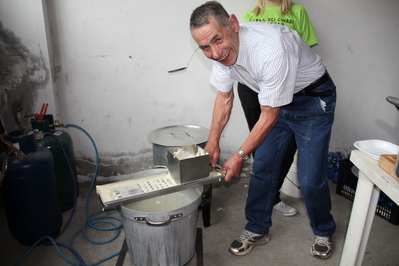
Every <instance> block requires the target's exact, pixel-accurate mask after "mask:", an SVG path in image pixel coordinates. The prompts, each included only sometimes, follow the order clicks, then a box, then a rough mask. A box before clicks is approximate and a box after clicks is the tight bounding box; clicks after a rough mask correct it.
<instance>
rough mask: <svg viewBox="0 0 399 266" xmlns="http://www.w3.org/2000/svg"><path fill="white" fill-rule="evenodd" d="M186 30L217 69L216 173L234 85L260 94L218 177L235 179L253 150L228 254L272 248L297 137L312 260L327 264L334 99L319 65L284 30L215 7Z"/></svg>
mask: <svg viewBox="0 0 399 266" xmlns="http://www.w3.org/2000/svg"><path fill="white" fill-rule="evenodd" d="M190 30H191V34H192V36H193V38H194V40H195V41H196V42H197V44H198V45H199V48H200V49H201V50H202V51H203V53H204V54H205V56H206V57H208V58H209V59H211V60H213V61H214V65H213V70H212V75H211V84H212V85H214V86H215V87H216V88H217V89H218V94H217V96H216V100H215V105H214V111H213V119H212V124H211V129H210V134H209V138H208V142H207V146H206V147H205V150H206V151H207V152H208V153H209V154H210V160H211V164H212V165H213V166H214V165H215V164H216V163H217V161H218V160H219V156H220V147H219V140H220V137H221V134H222V131H223V129H224V128H225V126H226V124H227V123H228V121H229V119H230V114H231V109H232V107H233V98H234V93H233V84H234V82H235V81H239V82H241V83H243V84H245V85H247V86H248V87H249V88H251V89H252V90H253V91H255V92H256V93H258V99H259V105H260V107H261V115H260V117H259V120H258V122H257V123H256V124H255V126H254V128H253V129H252V130H251V132H250V134H249V136H248V137H247V139H246V140H245V141H244V142H243V143H242V144H241V145H239V144H237V147H239V148H238V150H237V152H236V153H235V154H234V155H233V156H231V157H230V158H229V159H228V160H227V161H226V162H225V164H224V165H223V169H222V170H223V172H224V173H225V174H226V177H225V180H226V181H230V180H231V179H232V178H233V177H238V176H239V175H240V174H241V170H242V165H243V161H244V160H246V159H248V157H249V156H248V155H249V154H251V153H252V152H253V151H254V150H256V153H255V158H254V163H253V174H252V176H251V181H250V187H249V192H248V198H247V202H246V207H245V213H246V218H247V220H248V222H247V224H246V226H245V229H244V230H243V231H242V233H241V235H240V237H239V238H238V239H236V240H234V241H233V242H232V243H231V245H230V248H229V251H230V252H231V253H233V254H234V255H246V254H248V253H250V252H251V250H252V248H253V247H254V246H256V245H263V244H266V243H268V242H269V228H270V226H271V225H272V220H271V216H272V211H273V203H274V198H275V194H276V187H277V183H278V177H279V171H280V166H281V163H282V158H283V155H284V152H285V150H286V148H287V146H288V141H289V140H290V139H291V137H292V136H294V137H295V140H296V142H297V146H298V161H297V166H298V180H299V183H300V186H301V193H302V197H303V199H304V201H305V204H306V208H307V212H308V215H309V218H310V226H311V228H312V230H313V232H314V235H315V237H314V242H313V244H312V246H311V249H310V253H311V255H312V256H315V257H318V258H329V257H330V256H331V251H332V247H331V235H332V234H333V233H334V231H335V222H334V219H333V217H332V215H331V213H330V211H331V199H330V194H329V188H328V184H327V179H326V161H327V153H328V146H329V141H330V135H331V127H332V124H333V120H334V109H335V101H336V91H335V85H334V83H333V81H332V80H331V78H330V76H329V74H328V72H327V71H326V68H325V66H324V65H323V64H322V59H321V58H320V56H318V55H317V54H315V53H314V52H313V51H312V50H311V48H310V47H309V46H308V45H307V44H306V43H305V42H304V41H303V40H302V38H301V37H300V36H299V35H298V33H297V32H295V31H293V30H291V29H289V28H288V27H284V26H281V25H275V24H268V23H259V22H248V23H243V24H240V23H239V21H238V19H237V18H236V16H235V15H229V14H228V13H227V12H226V10H225V9H224V8H223V6H222V5H220V4H219V3H218V2H216V1H210V2H206V3H205V4H203V5H201V6H199V7H198V8H196V9H195V10H194V11H193V13H192V15H191V18H190ZM243 126H244V125H243Z"/></svg>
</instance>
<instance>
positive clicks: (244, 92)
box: [237, 83, 297, 204]
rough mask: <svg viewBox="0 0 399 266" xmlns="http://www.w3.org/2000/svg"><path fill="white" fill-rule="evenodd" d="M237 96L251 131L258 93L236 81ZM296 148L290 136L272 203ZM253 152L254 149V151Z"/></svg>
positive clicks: (256, 113)
mask: <svg viewBox="0 0 399 266" xmlns="http://www.w3.org/2000/svg"><path fill="white" fill-rule="evenodd" d="M237 90H238V96H239V98H240V101H241V106H242V109H243V110H244V114H245V118H246V120H247V123H248V128H249V130H250V131H251V130H252V128H253V127H254V126H255V124H256V122H258V120H259V117H260V113H261V109H260V104H259V100H258V93H256V92H254V91H253V90H251V89H250V88H248V87H247V86H246V85H244V84H241V83H238V86H237ZM296 150H297V147H296V142H295V138H294V137H292V138H291V140H290V143H289V145H288V148H287V150H286V152H285V154H284V158H283V162H282V165H281V168H280V177H279V181H278V187H277V189H278V190H277V194H276V198H275V200H274V204H277V203H279V202H280V201H281V199H280V188H281V186H282V185H283V183H284V180H285V177H286V176H287V173H288V171H289V170H290V167H291V164H292V161H293V160H294V155H295V152H296ZM254 153H255V151H254Z"/></svg>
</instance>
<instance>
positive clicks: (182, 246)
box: [118, 186, 203, 266]
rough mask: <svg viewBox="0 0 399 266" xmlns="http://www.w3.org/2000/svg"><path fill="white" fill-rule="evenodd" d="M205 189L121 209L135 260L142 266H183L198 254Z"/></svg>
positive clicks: (167, 195)
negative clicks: (201, 205)
mask: <svg viewBox="0 0 399 266" xmlns="http://www.w3.org/2000/svg"><path fill="white" fill-rule="evenodd" d="M202 191H203V187H202V186H198V187H195V188H191V189H187V190H183V191H179V192H174V193H170V194H166V195H163V196H158V197H154V198H150V199H146V200H142V201H136V202H132V203H128V204H124V205H122V206H119V207H118V210H119V212H120V214H121V217H122V222H123V227H124V230H125V235H126V242H127V245H128V249H129V254H130V258H131V260H132V261H133V262H134V264H135V265H138V266H181V265H185V264H187V263H188V262H189V261H190V260H191V258H192V257H193V256H194V254H195V243H196V235H197V230H196V228H197V217H198V206H199V205H200V202H201V198H202V197H201V195H202Z"/></svg>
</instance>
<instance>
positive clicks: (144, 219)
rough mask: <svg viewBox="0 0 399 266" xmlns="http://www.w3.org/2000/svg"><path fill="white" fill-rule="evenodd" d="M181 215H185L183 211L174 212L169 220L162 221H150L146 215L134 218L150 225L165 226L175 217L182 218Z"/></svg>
mask: <svg viewBox="0 0 399 266" xmlns="http://www.w3.org/2000/svg"><path fill="white" fill-rule="evenodd" d="M181 217H183V214H182V213H178V214H172V215H171V216H170V217H169V220H167V221H165V222H161V221H159V222H152V221H149V220H148V219H147V218H145V217H134V219H135V220H136V221H137V222H146V223H147V225H149V226H165V225H168V224H170V222H171V221H172V220H173V219H177V218H181Z"/></svg>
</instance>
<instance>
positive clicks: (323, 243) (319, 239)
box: [314, 236, 330, 247]
mask: <svg viewBox="0 0 399 266" xmlns="http://www.w3.org/2000/svg"><path fill="white" fill-rule="evenodd" d="M314 242H315V244H317V245H319V246H325V247H327V246H328V245H329V244H330V239H329V238H328V237H321V236H316V239H315V241H314Z"/></svg>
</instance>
